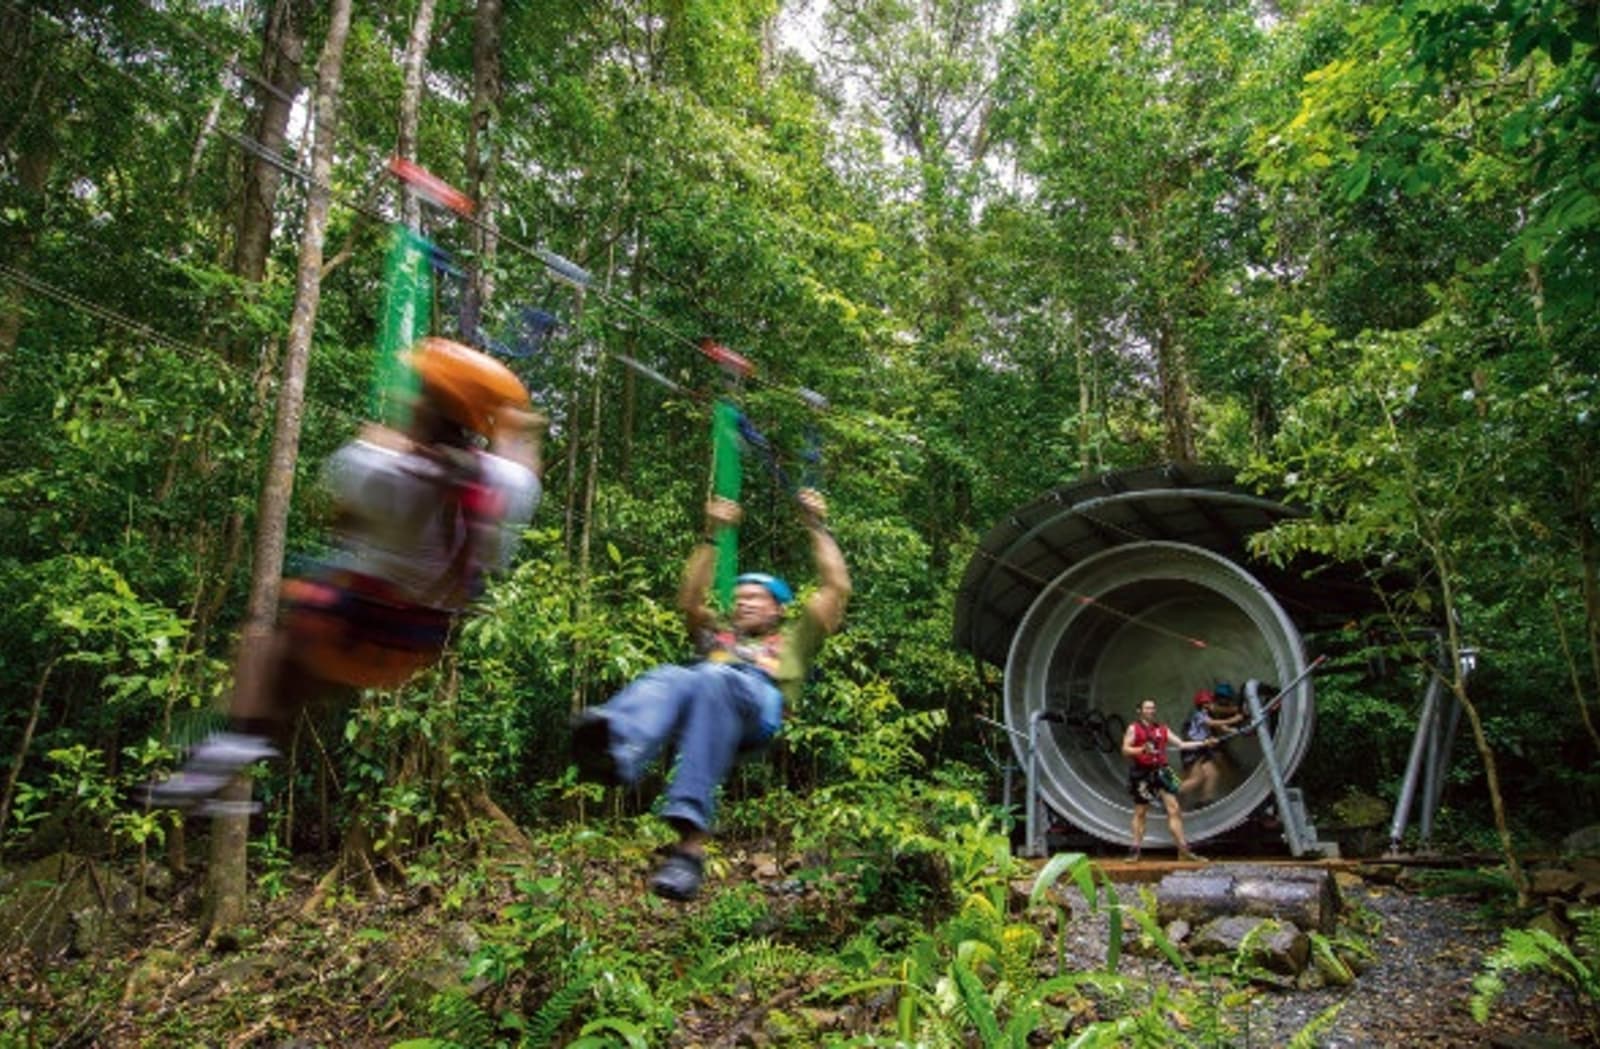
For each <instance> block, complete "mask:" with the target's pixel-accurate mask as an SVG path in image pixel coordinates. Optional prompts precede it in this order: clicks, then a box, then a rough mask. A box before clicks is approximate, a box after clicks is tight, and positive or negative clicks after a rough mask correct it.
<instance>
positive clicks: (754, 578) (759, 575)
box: [733, 572, 794, 605]
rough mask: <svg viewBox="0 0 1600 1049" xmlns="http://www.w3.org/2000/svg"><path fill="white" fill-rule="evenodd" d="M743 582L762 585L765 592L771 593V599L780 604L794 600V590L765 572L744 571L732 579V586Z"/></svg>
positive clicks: (740, 584) (741, 584)
mask: <svg viewBox="0 0 1600 1049" xmlns="http://www.w3.org/2000/svg"><path fill="white" fill-rule="evenodd" d="M745 583H754V584H755V585H756V586H759V587H764V588H765V589H766V591H767V593H769V594H771V595H772V599H773V600H774V601H776V602H778V604H780V605H786V604H788V603H789V602H790V601H793V600H794V591H793V590H791V589H789V584H788V583H785V582H784V581H783V580H781V579H779V578H778V577H777V576H775V575H768V574H767V573H765V572H746V573H745V574H744V575H742V576H740V577H739V578H737V579H735V580H734V581H733V585H734V586H743V585H744V584H745Z"/></svg>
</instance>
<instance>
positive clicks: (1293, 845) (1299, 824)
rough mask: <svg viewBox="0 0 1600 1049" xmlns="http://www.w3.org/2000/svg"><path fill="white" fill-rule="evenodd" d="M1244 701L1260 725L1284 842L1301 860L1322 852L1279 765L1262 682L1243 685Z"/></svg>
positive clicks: (1263, 756) (1301, 800) (1303, 807)
mask: <svg viewBox="0 0 1600 1049" xmlns="http://www.w3.org/2000/svg"><path fill="white" fill-rule="evenodd" d="M1291 687H1294V686H1291ZM1244 701H1245V706H1247V707H1248V708H1249V710H1250V721H1251V723H1252V724H1256V725H1259V728H1257V729H1256V732H1257V733H1258V734H1259V735H1260V737H1261V761H1262V764H1264V765H1266V766H1267V776H1268V778H1270V779H1271V780H1272V796H1273V797H1274V798H1275V799H1276V800H1277V802H1278V819H1279V820H1280V821H1282V823H1283V840H1284V841H1285V842H1286V843H1287V844H1288V846H1289V853H1290V855H1292V856H1294V857H1295V858H1296V859H1298V858H1299V857H1301V856H1304V855H1306V854H1307V853H1313V852H1318V853H1319V852H1321V851H1322V844H1321V843H1320V842H1318V841H1317V828H1316V827H1314V826H1312V825H1311V817H1310V814H1309V813H1307V811H1306V802H1305V796H1304V795H1302V794H1301V793H1300V788H1299V787H1291V786H1289V781H1288V779H1287V777H1285V776H1284V774H1283V766H1282V765H1280V764H1279V762H1278V752H1277V748H1275V747H1274V746H1273V743H1272V726H1271V725H1269V724H1268V723H1267V718H1266V717H1264V716H1263V714H1262V705H1261V682H1259V681H1257V680H1255V679H1254V678H1252V679H1250V680H1249V681H1246V682H1245V683H1244Z"/></svg>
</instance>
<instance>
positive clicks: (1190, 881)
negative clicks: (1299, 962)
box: [1156, 863, 1340, 933]
mask: <svg viewBox="0 0 1600 1049" xmlns="http://www.w3.org/2000/svg"><path fill="white" fill-rule="evenodd" d="M1339 907H1340V895H1339V886H1338V884H1337V883H1336V882H1335V880H1334V877H1333V874H1332V873H1331V872H1329V871H1326V870H1319V869H1317V868H1314V867H1288V866H1281V867H1280V866H1271V865H1266V864H1221V863H1217V864H1212V865H1211V866H1209V867H1202V868H1200V869H1199V870H1184V871H1174V872H1173V873H1171V874H1169V875H1167V876H1166V877H1165V878H1162V879H1161V884H1160V885H1158V886H1156V913H1157V917H1158V919H1159V920H1160V921H1161V922H1162V923H1163V924H1165V923H1167V922H1171V921H1175V920H1178V919H1182V920H1183V921H1186V922H1188V923H1189V924H1190V925H1194V926H1199V925H1201V924H1203V923H1205V922H1206V921H1208V920H1210V919H1212V918H1217V917H1222V916H1226V915H1248V916H1253V917H1260V918H1277V919H1280V920H1282V921H1288V922H1293V923H1294V924H1295V925H1297V926H1299V927H1300V928H1302V929H1315V930H1316V931H1318V932H1321V933H1332V932H1333V931H1334V927H1335V926H1336V925H1337V924H1338V921H1339Z"/></svg>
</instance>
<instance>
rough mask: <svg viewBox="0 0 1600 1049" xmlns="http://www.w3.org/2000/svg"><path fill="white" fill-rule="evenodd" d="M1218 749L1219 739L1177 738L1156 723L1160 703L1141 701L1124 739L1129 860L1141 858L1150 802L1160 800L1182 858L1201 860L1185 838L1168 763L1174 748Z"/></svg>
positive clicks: (1173, 773)
mask: <svg viewBox="0 0 1600 1049" xmlns="http://www.w3.org/2000/svg"><path fill="white" fill-rule="evenodd" d="M1214 746H1216V740H1215V739H1207V740H1180V739H1176V738H1174V737H1173V735H1172V730H1171V729H1169V728H1168V727H1167V726H1166V725H1164V724H1162V723H1161V722H1159V721H1157V720H1156V701H1155V700H1153V699H1145V700H1141V701H1140V703H1139V720H1138V721H1135V722H1134V723H1133V724H1131V725H1129V726H1128V731H1127V732H1125V733H1123V736H1122V756H1123V757H1125V758H1127V759H1128V761H1129V765H1128V793H1129V794H1131V795H1132V796H1133V851H1132V852H1130V853H1129V854H1128V858H1129V859H1131V860H1137V859H1138V858H1139V849H1140V845H1141V844H1142V843H1143V841H1144V818H1145V814H1146V813H1147V812H1148V811H1149V810H1150V802H1152V801H1154V800H1155V799H1156V798H1157V797H1159V798H1160V799H1161V803H1162V805H1163V806H1164V807H1165V808H1166V810H1167V829H1168V830H1170V831H1172V840H1173V841H1174V842H1176V843H1177V845H1178V858H1179V859H1180V860H1198V859H1200V857H1199V856H1196V855H1195V854H1194V853H1193V852H1191V851H1190V850H1189V843H1188V842H1187V841H1185V840H1184V837H1183V814H1182V812H1181V811H1180V810H1179V808H1178V775H1177V773H1175V772H1173V771H1172V766H1170V765H1168V764H1167V751H1168V750H1169V749H1170V748H1173V747H1176V748H1177V749H1178V750H1202V749H1205V748H1208V747H1214Z"/></svg>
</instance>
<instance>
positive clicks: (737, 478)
mask: <svg viewBox="0 0 1600 1049" xmlns="http://www.w3.org/2000/svg"><path fill="white" fill-rule="evenodd" d="M739 414H740V413H739V409H738V408H736V407H734V405H733V402H731V401H727V400H721V399H719V400H718V401H717V403H716V404H714V405H712V409H711V490H712V492H713V493H714V494H716V495H719V496H721V497H722V498H724V499H732V500H733V501H735V502H738V500H739V487H740V484H741V482H742V481H743V479H744V464H743V463H742V462H741V461H740V452H739ZM712 541H713V542H714V543H715V544H716V547H717V571H716V576H715V581H716V591H717V596H718V597H719V598H721V599H722V605H723V607H724V608H732V607H733V581H734V578H735V577H736V576H738V574H739V530H738V529H737V528H733V527H730V526H727V525H724V526H722V527H719V528H718V529H717V534H716V537H715V538H714V539H713V540H712Z"/></svg>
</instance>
